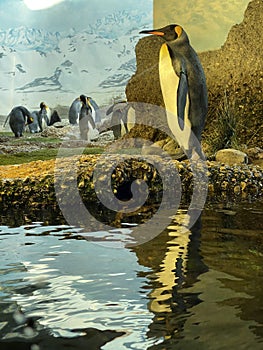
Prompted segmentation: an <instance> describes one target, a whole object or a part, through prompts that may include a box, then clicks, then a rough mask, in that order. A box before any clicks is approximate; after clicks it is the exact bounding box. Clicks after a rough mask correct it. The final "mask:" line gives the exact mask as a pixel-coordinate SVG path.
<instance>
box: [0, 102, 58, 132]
mask: <svg viewBox="0 0 263 350" xmlns="http://www.w3.org/2000/svg"><path fill="white" fill-rule="evenodd" d="M39 107H40V110H39V111H33V112H29V110H28V109H27V108H26V107H24V106H16V107H14V108H12V110H11V112H10V113H9V114H8V116H7V118H6V121H5V123H4V126H5V125H6V123H7V121H8V120H9V126H10V129H11V130H12V132H13V133H14V135H15V137H21V136H23V133H24V131H25V129H26V127H28V129H29V131H30V132H31V133H38V132H42V131H43V130H44V129H45V128H46V127H48V126H51V125H53V124H55V123H56V122H59V121H61V119H60V117H59V115H58V113H57V111H56V110H54V111H53V113H52V114H51V111H50V109H49V107H48V106H47V105H46V104H45V103H44V102H41V103H40V106H39Z"/></svg>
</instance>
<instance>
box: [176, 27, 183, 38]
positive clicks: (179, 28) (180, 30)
mask: <svg viewBox="0 0 263 350" xmlns="http://www.w3.org/2000/svg"><path fill="white" fill-rule="evenodd" d="M174 31H175V33H176V34H177V35H178V38H180V36H181V34H182V31H183V29H182V27H180V26H176V27H175V28H174Z"/></svg>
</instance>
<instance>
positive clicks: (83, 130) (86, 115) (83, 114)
mask: <svg viewBox="0 0 263 350" xmlns="http://www.w3.org/2000/svg"><path fill="white" fill-rule="evenodd" d="M79 98H80V101H81V104H82V105H81V109H80V113H79V131H80V137H81V139H82V140H88V141H90V138H89V124H91V126H92V128H93V129H95V128H96V125H95V122H94V119H93V118H92V109H91V105H90V101H89V98H88V97H87V96H85V95H80V97H79Z"/></svg>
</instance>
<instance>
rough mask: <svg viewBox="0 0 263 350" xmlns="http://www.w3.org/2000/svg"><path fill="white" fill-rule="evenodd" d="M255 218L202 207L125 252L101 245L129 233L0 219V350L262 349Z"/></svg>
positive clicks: (257, 214) (261, 258)
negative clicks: (187, 223) (191, 221)
mask: <svg viewBox="0 0 263 350" xmlns="http://www.w3.org/2000/svg"><path fill="white" fill-rule="evenodd" d="M262 212H263V205H262V203H260V202H258V203H252V204H249V203H246V204H242V205H231V206H226V205H216V206H207V208H206V209H205V210H204V212H203V214H202V217H201V218H200V220H199V221H198V222H197V223H196V225H195V227H193V228H192V229H191V231H187V230H182V227H181V226H180V222H181V221H182V220H183V219H184V216H185V215H186V211H184V210H180V211H179V212H178V214H177V215H176V216H175V217H174V218H173V220H172V222H171V224H170V225H169V226H168V227H167V229H166V230H164V231H163V232H162V233H160V234H159V235H158V236H157V237H155V238H154V239H153V240H151V241H150V242H147V243H144V244H143V245H139V246H137V247H133V248H126V247H125V244H123V245H121V244H120V245H112V244H111V243H108V242H107V240H104V241H103V238H105V239H106V238H108V237H109V236H111V237H114V239H115V241H119V242H125V241H126V239H127V236H128V235H129V234H130V233H131V232H132V229H133V228H132V226H127V225H123V226H125V228H122V229H116V230H113V231H112V232H92V233H87V232H83V231H82V230H81V229H79V228H76V227H70V226H67V225H65V224H59V223H58V222H54V224H53V223H52V222H51V221H50V220H49V222H48V223H47V222H45V223H43V222H29V223H24V224H23V225H21V223H20V226H16V225H15V224H11V223H10V220H7V218H5V219H3V220H2V226H0V254H1V264H0V283H1V284H0V286H1V287H0V335H1V341H0V345H1V346H0V348H1V349H19V350H20V349H32V350H37V349H64V348H65V349H66V348H67V349H114V350H115V349H156V350H162V349H183V350H185V349H186V350H187V349H205V350H206V349H235V348H239V349H252V348H253V349H262V348H263V293H262V280H263V279H262V277H263V235H262V233H263V229H262ZM7 223H8V224H7ZM83 237H85V239H81V238H83ZM93 238H99V239H100V240H101V242H100V243H98V242H94V241H93Z"/></svg>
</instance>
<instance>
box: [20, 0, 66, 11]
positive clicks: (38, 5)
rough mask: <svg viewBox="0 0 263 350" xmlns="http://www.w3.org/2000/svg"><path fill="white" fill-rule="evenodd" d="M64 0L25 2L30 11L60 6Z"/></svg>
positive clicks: (26, 0)
mask: <svg viewBox="0 0 263 350" xmlns="http://www.w3.org/2000/svg"><path fill="white" fill-rule="evenodd" d="M62 1H64V0H24V3H25V4H26V6H27V7H28V8H29V9H30V10H42V9H46V8H48V7H52V6H54V5H57V4H59V3H60V2H62Z"/></svg>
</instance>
